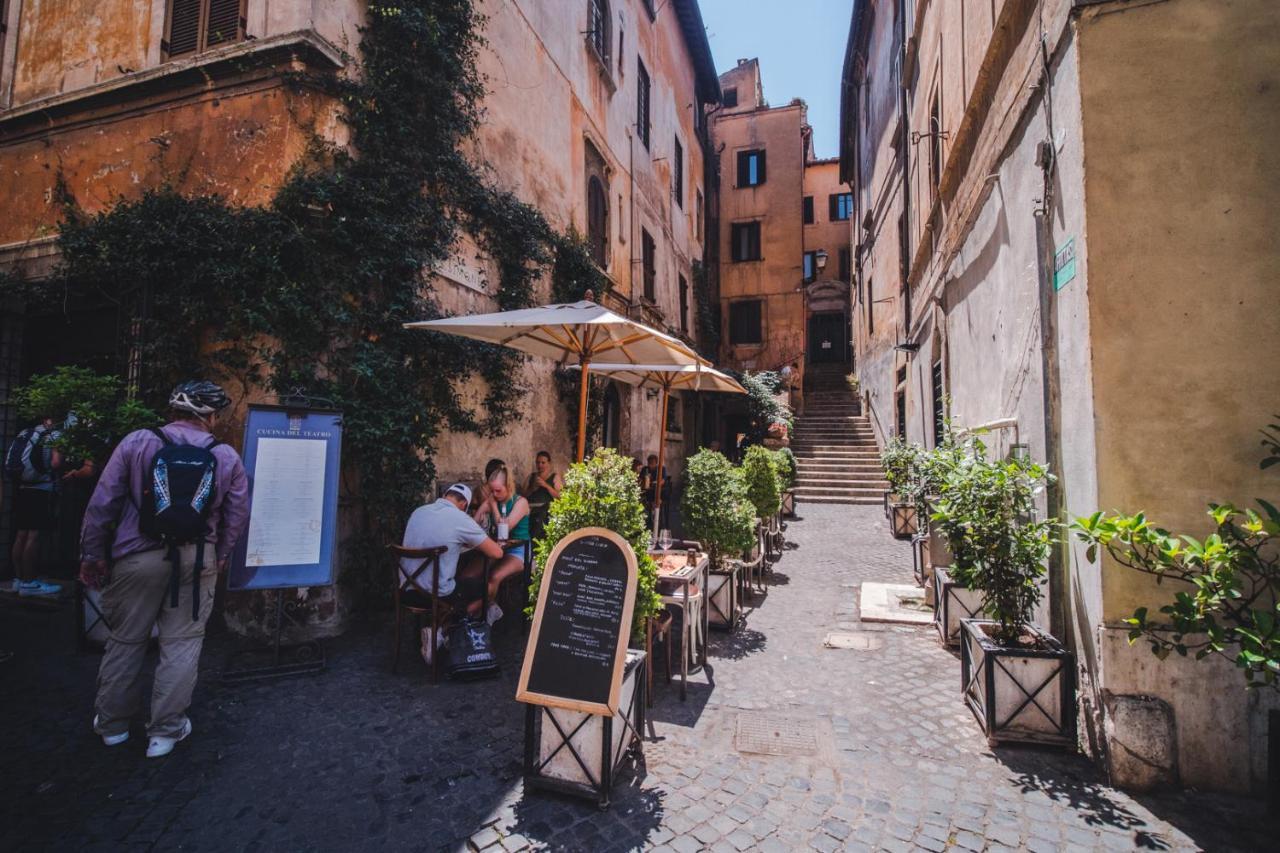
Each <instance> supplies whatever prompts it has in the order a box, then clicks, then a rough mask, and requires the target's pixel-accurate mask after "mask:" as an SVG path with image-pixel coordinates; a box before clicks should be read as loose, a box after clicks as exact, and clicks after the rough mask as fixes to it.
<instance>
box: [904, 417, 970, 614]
mask: <svg viewBox="0 0 1280 853" xmlns="http://www.w3.org/2000/svg"><path fill="white" fill-rule="evenodd" d="M960 454H961V451H960V449H959V447H958V446H957V445H956V443H955V441H954V439H953V438H952V437H951V433H950V431H949V430H948V432H947V434H946V436H945V438H944V439H943V441H942V443H941V444H939V445H937V446H936V447H934V448H933V449H932V450H929V451H925V452H922V453H921V454H920V457H919V459H918V461H917V465H916V483H915V486H914V487H913V492H912V495H913V498H914V501H915V505H916V524H917V527H920V528H922V529H924V530H926V531H927V533H928V539H926V540H925V543H924V546H925V547H924V549H923V553H922V555H921V560H920V570H919V578H920V580H921V582H922V583H923V585H924V587H925V601H926V602H928V603H929V604H932V605H934V606H935V607H936V606H937V599H936V597H935V595H934V584H933V574H934V570H935V569H936V568H945V567H946V566H950V565H951V562H952V555H951V547H950V545H949V543H948V541H947V537H946V534H944V533H943V531H942V526H941V525H940V524H939V523H937V522H936V521H933V520H932V518H931V516H932V514H933V508H934V506H936V505H937V502H938V497H939V495H940V494H941V493H942V490H943V488H945V486H946V481H947V477H948V476H949V475H950V474H951V473H952V472H953V471H954V470H955V469H956V467H957V465H958V464H959V462H960V459H961V455H960ZM970 615H976V614H970ZM956 627H957V628H959V624H958V623H957V626H956Z"/></svg>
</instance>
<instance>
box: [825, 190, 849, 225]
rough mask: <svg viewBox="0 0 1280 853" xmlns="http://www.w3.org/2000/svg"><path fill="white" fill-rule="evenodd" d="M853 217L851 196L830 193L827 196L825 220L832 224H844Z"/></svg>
mask: <svg viewBox="0 0 1280 853" xmlns="http://www.w3.org/2000/svg"><path fill="white" fill-rule="evenodd" d="M852 215H853V194H852V193H832V194H831V195H829V196H827V218H828V219H830V220H831V221H832V222H844V221H845V220H847V219H848V218H849V217H850V216H852Z"/></svg>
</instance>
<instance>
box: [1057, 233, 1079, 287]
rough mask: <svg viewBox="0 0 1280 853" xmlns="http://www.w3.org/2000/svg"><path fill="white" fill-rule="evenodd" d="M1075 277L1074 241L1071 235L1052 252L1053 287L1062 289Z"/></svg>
mask: <svg viewBox="0 0 1280 853" xmlns="http://www.w3.org/2000/svg"><path fill="white" fill-rule="evenodd" d="M1075 277H1076V241H1075V238H1074V237H1072V238H1071V239H1070V240H1068V241H1067V242H1066V243H1064V244H1063V245H1062V246H1061V247H1060V248H1059V249H1058V251H1056V252H1054V253H1053V289H1054V290H1062V288H1063V287H1065V286H1066V285H1067V282H1069V281H1071V279H1073V278H1075Z"/></svg>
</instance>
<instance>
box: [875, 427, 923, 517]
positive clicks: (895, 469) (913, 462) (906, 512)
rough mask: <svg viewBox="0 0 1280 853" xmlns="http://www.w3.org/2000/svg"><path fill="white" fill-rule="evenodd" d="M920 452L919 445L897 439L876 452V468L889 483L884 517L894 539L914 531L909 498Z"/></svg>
mask: <svg viewBox="0 0 1280 853" xmlns="http://www.w3.org/2000/svg"><path fill="white" fill-rule="evenodd" d="M921 452H922V451H921V449H920V446H919V445H917V444H910V443H908V442H906V441H904V440H903V439H901V438H898V437H897V436H894V437H893V438H891V439H889V441H888V442H886V443H885V446H884V450H882V451H881V452H880V465H881V467H882V468H884V478H885V480H887V481H888V482H889V490H888V491H887V492H885V495H884V509H885V515H886V516H888V518H889V521H890V525H891V528H892V530H893V535H894V538H895V539H910V538H911V537H912V536H913V535H915V532H916V505H915V501H914V499H913V498H912V497H911V495H912V489H913V488H914V485H915V483H916V480H917V479H918V476H919V475H918V471H917V468H918V465H919V462H920V454H921Z"/></svg>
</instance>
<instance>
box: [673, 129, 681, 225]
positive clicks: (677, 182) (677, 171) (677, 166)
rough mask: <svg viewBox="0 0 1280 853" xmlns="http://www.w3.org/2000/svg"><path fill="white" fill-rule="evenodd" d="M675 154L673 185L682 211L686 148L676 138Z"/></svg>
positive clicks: (677, 202) (677, 203)
mask: <svg viewBox="0 0 1280 853" xmlns="http://www.w3.org/2000/svg"><path fill="white" fill-rule="evenodd" d="M674 142H675V152H674V154H672V157H673V158H674V160H675V163H674V164H673V168H672V176H673V177H672V184H673V185H674V186H673V189H674V191H675V194H676V205H678V206H679V207H680V208H681V209H683V208H684V146H683V145H681V144H680V138H679V137H676V138H675V140H674Z"/></svg>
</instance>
